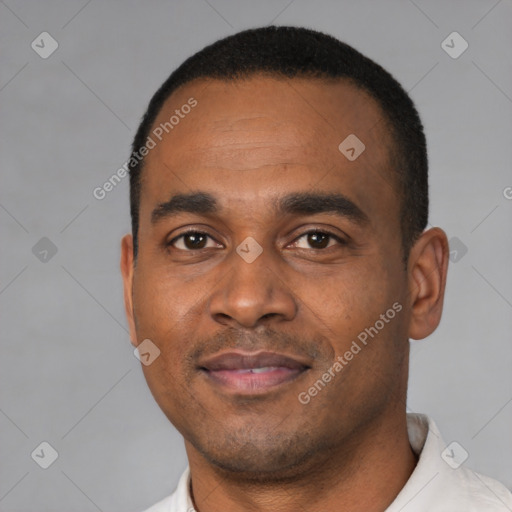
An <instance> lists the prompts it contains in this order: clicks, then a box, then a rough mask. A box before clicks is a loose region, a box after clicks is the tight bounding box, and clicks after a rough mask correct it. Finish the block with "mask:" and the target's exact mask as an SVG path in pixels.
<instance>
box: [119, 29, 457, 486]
mask: <svg viewBox="0 0 512 512" xmlns="http://www.w3.org/2000/svg"><path fill="white" fill-rule="evenodd" d="M354 136H355V137H356V138H354ZM347 138H348V139H347ZM345 140H347V141H349V142H350V144H348V143H345V145H344V144H343V143H342V142H343V141H345ZM358 140H359V141H362V143H363V144H364V150H362V149H363V146H362V145H361V144H360V142H358ZM340 143H341V146H340ZM347 144H348V146H347ZM351 147H354V150H351V149H350V148H351ZM141 148H146V151H144V152H143V151H141ZM132 150H133V152H132V158H131V160H130V165H131V169H130V204H131V215H132V235H127V236H126V237H124V238H123V242H122V259H121V268H122V273H123V278H124V284H125V304H126V311H127V315H128V320H129V324H130V332H131V338H132V343H133V344H134V345H138V344H139V343H140V342H142V341H143V340H144V339H150V340H151V342H152V343H154V344H155V345H156V346H157V347H158V348H159V350H160V356H159V357H158V358H156V359H155V360H154V361H153V362H152V363H151V364H150V365H149V366H144V373H145V376H146V379H147V381H148V384H149V387H150V389H151V391H152V393H153V395H154V397H155V399H156V401H157V402H158V403H159V405H160V407H161V408H162V410H163V411H164V413H165V414H166V415H167V416H168V418H169V419H170V420H171V421H172V423H173V424H174V425H175V426H176V427H177V428H178V430H179V431H180V432H181V433H182V434H183V436H184V438H185V441H186V445H187V451H188V454H189V458H190V457H193V456H196V457H202V458H203V459H204V460H207V461H208V462H209V463H211V464H212V465H214V466H216V467H218V468H223V469H224V470H226V471H234V472H237V473H238V474H242V473H243V474H247V475H248V477H249V476H250V477H251V478H277V477H283V476H284V475H289V474H292V473H293V471H297V470H298V469H297V468H303V467H304V465H305V464H306V461H309V462H308V464H313V463H319V462H320V461H321V460H322V457H326V456H328V454H330V453H332V450H333V449H342V447H343V446H348V445H349V444H350V443H352V444H353V443H355V442H356V440H357V438H358V436H359V437H361V436H362V435H363V433H364V432H369V431H370V430H371V429H372V428H375V426H376V425H382V424H384V423H386V422H388V425H391V423H392V421H394V420H396V418H399V417H400V418H401V417H403V415H404V412H405V395H406V387H407V374H408V371H407V366H408V365H407V363H408V340H409V338H415V339H420V338H424V337H426V336H428V335H429V334H430V333H431V332H432V331H433V330H434V329H435V328H436V327H437V325H438V323H439V320H440V316H441V311H442V301H443V294H444V286H445V279H446V268H447V242H446V236H445V234H444V233H443V232H442V231H441V230H440V229H438V228H433V229H431V230H428V231H424V230H425V227H426V224H427V220H428V171H427V155H426V143H425V136H424V133H423V128H422V125H421V122H420V119H419V116H418V114H417V111H416V109H415V108H414V105H413V103H412V101H411V99H410V98H409V97H408V95H407V94H406V93H405V91H404V90H403V89H402V87H401V86H400V85H399V84H398V82H396V80H395V79H394V78H393V77H392V76H391V75H390V74H389V73H388V72H386V71H385V70H384V69H382V68H381V67H380V66H379V65H377V64H376V63H374V62H373V61H371V60H370V59H368V58H366V57H364V56H363V55H361V54H360V53H358V52H357V51H356V50H354V49H353V48H351V47H350V46H348V45H346V44H344V43H341V42H340V41H338V40H336V39H334V38H332V37H330V36H327V35H324V34H321V33H318V32H315V31H311V30H307V29H300V28H292V27H265V28H262V29H255V30H249V31H245V32H241V33H239V34H235V35H233V36H230V37H228V38H225V39H223V40H221V41H218V42H216V43H214V44H213V45H211V46H209V47H206V48H205V49H203V50H201V51H200V52H198V53H196V54H195V55H194V56H192V57H191V58H189V59H188V60H186V61H185V62H184V63H183V64H182V65H181V66H180V67H179V68H178V69H177V70H176V71H174V72H173V73H172V74H171V76H170V77H169V78H168V79H167V80H166V81H165V83H164V84H163V85H162V86H161V88H160V89H159V90H158V91H157V92H156V94H155V95H154V97H153V98H152V100H151V102H150V104H149V107H148V110H147V112H146V114H145V115H144V117H143V119H142V122H141V124H140V126H139V129H138V131H137V134H136V136H135V139H134V142H133V147H132ZM347 151H348V152H347ZM354 157H355V158H354ZM187 233H188V234H187ZM263 351H265V352H273V353H279V354H281V355H284V356H286V357H288V358H289V359H291V360H293V361H294V362H295V363H294V364H292V366H294V365H295V366H296V367H294V368H291V367H286V368H284V369H282V372H281V374H280V373H279V371H280V370H277V371H276V372H274V373H275V375H274V377H275V379H277V380H276V384H275V385H270V386H268V379H267V381H266V382H267V384H266V387H265V386H263V387H262V388H261V389H260V390H259V391H258V392H253V391H254V390H252V391H250V390H249V391H247V390H246V391H241V390H240V388H236V389H235V388H233V386H231V385H226V382H223V381H222V379H223V377H222V375H221V374H222V371H221V370H222V368H220V369H219V368H218V367H217V368H215V364H216V363H215V362H212V358H215V357H216V356H218V355H219V354H224V353H227V352H238V353H244V354H246V353H251V354H258V353H260V352H263ZM349 353H351V354H352V356H350V354H349ZM340 358H341V359H340ZM342 361H343V363H342ZM336 362H338V365H336ZM340 365H341V368H340ZM283 372H284V373H285V374H286V372H288V373H287V375H288V376H287V377H286V378H284V380H283V382H281V383H279V384H277V381H279V379H281V378H283V375H282V373H283ZM270 373H272V371H270ZM325 375H329V376H330V378H329V377H325ZM230 378H231V377H230ZM219 379H220V380H219ZM263 380H265V379H263ZM319 381H323V382H324V384H325V385H322V384H321V383H320V384H319ZM248 382H249V381H248ZM251 382H252V384H250V386H254V385H257V383H256V384H255V383H254V381H251ZM313 389H316V392H315V391H311V390H313ZM308 397H309V398H308ZM390 422H391V423H390Z"/></svg>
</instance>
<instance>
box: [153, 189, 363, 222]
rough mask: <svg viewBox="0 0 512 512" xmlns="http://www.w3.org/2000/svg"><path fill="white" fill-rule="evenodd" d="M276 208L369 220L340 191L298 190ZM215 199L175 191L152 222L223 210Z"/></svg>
mask: <svg viewBox="0 0 512 512" xmlns="http://www.w3.org/2000/svg"><path fill="white" fill-rule="evenodd" d="M273 207H274V209H275V211H276V213H277V214H279V215H315V214H319V213H331V214H334V215H337V216H339V217H343V218H348V219H349V220H351V221H352V222H354V223H356V224H359V225H361V226H363V225H365V224H368V223H369V222H370V219H369V218H368V216H367V215H366V213H364V212H363V210H361V208H359V206H357V205H356V204H355V203H354V202H353V201H351V200H350V199H348V198H347V197H346V196H344V195H342V194H338V193H333V194H328V193H321V192H298V193H292V194H287V195H285V196H283V197H279V198H277V199H275V200H274V202H273ZM220 211H221V208H220V207H219V203H218V201H217V200H216V198H215V197H214V196H213V195H211V194H209V193H208V192H193V193H190V194H175V195H174V196H172V197H171V198H170V199H169V200H168V201H166V202H164V203H160V204H158V205H157V206H156V208H155V209H154V210H153V212H152V213H151V223H152V224H156V223H158V222H159V221H160V220H162V219H164V218H169V217H173V216H175V215H178V214H179V213H183V212H185V213H196V214H202V215H211V214H218V213H220Z"/></svg>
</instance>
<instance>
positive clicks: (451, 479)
mask: <svg viewBox="0 0 512 512" xmlns="http://www.w3.org/2000/svg"><path fill="white" fill-rule="evenodd" d="M407 431H408V434H409V442H410V444H411V447H412V449H413V451H414V453H415V454H416V455H418V456H419V460H418V463H417V465H416V467H415V469H414V471H413V472H412V474H411V476H410V478H409V480H408V481H407V483H406V484H405V486H404V487H403V489H402V490H401V491H400V493H399V494H398V496H397V497H396V498H395V501H393V503H392V504H391V505H390V506H389V507H388V508H387V509H386V510H385V512H477V511H478V512H482V511H489V512H490V511H495V512H507V511H509V512H510V511H512V493H511V492H510V491H509V490H508V489H507V488H506V487H505V486H504V485H502V484H501V483H500V482H497V481H496V480H493V479H492V478H489V477H485V476H482V475H480V474H478V473H475V472H474V471H471V470H470V469H468V468H466V467H464V465H463V464H462V462H463V460H464V459H465V457H466V452H465V451H464V448H463V447H461V446H460V445H458V444H456V443H450V444H449V445H448V446H446V445H445V444H444V442H443V440H442V439H441V434H440V433H439V430H438V428H437V426H436V424H435V423H434V422H433V421H432V420H431V419H430V418H428V417H427V416H425V415H423V414H407ZM189 484H190V470H189V468H188V467H187V469H186V470H185V471H184V473H183V474H182V476H181V478H180V480H179V482H178V486H177V488H176V490H175V491H174V493H173V494H171V495H170V496H168V497H167V498H165V499H163V500H162V501H160V502H158V503H157V504H155V505H153V506H152V507H151V508H149V509H147V510H146V511H145V512H196V509H195V508H194V506H193V503H192V499H191V497H190V493H189Z"/></svg>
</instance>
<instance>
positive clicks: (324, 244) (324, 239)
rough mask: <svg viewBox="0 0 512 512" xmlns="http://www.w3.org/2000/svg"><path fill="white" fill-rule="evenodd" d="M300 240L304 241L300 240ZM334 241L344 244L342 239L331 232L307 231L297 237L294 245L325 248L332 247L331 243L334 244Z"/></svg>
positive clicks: (300, 247)
mask: <svg viewBox="0 0 512 512" xmlns="http://www.w3.org/2000/svg"><path fill="white" fill-rule="evenodd" d="M301 240H304V241H305V242H301ZM336 242H337V243H338V244H339V245H345V241H344V240H342V239H341V238H339V237H337V236H336V235H333V234H332V233H328V232H325V231H309V232H308V233H304V234H303V235H301V236H300V237H299V238H297V240H296V242H295V243H294V245H295V247H298V248H299V249H326V248H328V247H332V245H333V243H334V244H335V243H336Z"/></svg>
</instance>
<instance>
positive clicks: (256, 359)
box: [199, 352, 310, 371]
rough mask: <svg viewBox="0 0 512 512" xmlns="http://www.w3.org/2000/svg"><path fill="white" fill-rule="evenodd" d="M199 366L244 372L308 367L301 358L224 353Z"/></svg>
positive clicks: (265, 354)
mask: <svg viewBox="0 0 512 512" xmlns="http://www.w3.org/2000/svg"><path fill="white" fill-rule="evenodd" d="M199 366H200V367H201V368H203V369H206V370H210V371H218V370H246V369H251V368H265V367H268V366H275V367H285V368H290V369H294V370H304V369H306V368H309V367H310V366H309V365H308V364H307V362H304V361H303V360H302V358H299V357H297V356H294V357H292V356H287V355H284V354H279V353H276V352H257V353H255V352H251V353H243V352H224V353H222V354H217V355H216V356H214V357H211V358H209V359H205V360H204V361H201V362H200V364H199Z"/></svg>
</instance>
